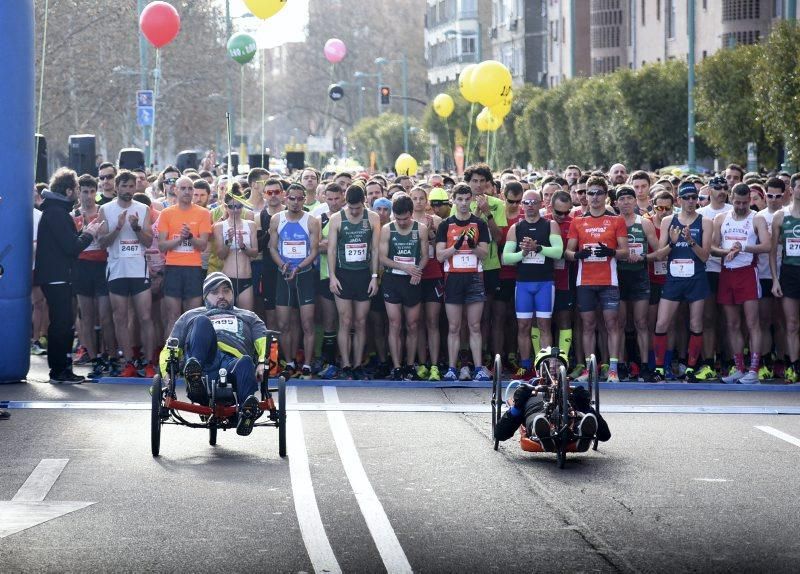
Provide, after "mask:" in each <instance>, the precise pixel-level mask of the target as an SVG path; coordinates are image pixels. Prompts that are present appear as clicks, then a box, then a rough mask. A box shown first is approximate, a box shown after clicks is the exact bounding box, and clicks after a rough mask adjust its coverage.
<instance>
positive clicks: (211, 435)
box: [208, 421, 217, 446]
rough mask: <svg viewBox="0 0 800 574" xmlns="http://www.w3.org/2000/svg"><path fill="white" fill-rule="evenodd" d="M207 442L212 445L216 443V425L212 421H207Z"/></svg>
mask: <svg viewBox="0 0 800 574" xmlns="http://www.w3.org/2000/svg"><path fill="white" fill-rule="evenodd" d="M208 444H210V445H211V446H214V445H216V444H217V425H216V423H214V421H210V422H209V427H208Z"/></svg>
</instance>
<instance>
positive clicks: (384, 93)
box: [381, 86, 392, 106]
mask: <svg viewBox="0 0 800 574" xmlns="http://www.w3.org/2000/svg"><path fill="white" fill-rule="evenodd" d="M391 95H392V90H390V89H389V86H381V105H382V106H388V105H389V98H390V97H391Z"/></svg>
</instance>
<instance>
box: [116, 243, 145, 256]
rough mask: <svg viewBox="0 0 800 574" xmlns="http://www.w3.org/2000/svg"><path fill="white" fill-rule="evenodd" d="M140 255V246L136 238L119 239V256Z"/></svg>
mask: <svg viewBox="0 0 800 574" xmlns="http://www.w3.org/2000/svg"><path fill="white" fill-rule="evenodd" d="M141 255H142V246H141V244H140V243H139V240H138V239H120V241H119V256H120V257H140V256H141Z"/></svg>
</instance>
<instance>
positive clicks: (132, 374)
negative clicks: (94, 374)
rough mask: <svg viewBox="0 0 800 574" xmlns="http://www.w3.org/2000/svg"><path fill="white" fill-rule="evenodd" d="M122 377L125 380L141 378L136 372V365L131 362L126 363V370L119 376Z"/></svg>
mask: <svg viewBox="0 0 800 574" xmlns="http://www.w3.org/2000/svg"><path fill="white" fill-rule="evenodd" d="M119 376H120V377H124V378H136V377H138V376H139V373H138V372H136V365H134V364H133V363H132V362H131V361H128V362H127V363H125V368H124V369H122V372H121V373H120V374H119Z"/></svg>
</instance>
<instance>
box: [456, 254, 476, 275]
mask: <svg viewBox="0 0 800 574" xmlns="http://www.w3.org/2000/svg"><path fill="white" fill-rule="evenodd" d="M453 269H470V270H474V271H477V269H478V256H477V255H475V254H474V253H458V252H456V253H455V254H454V255H453Z"/></svg>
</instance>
